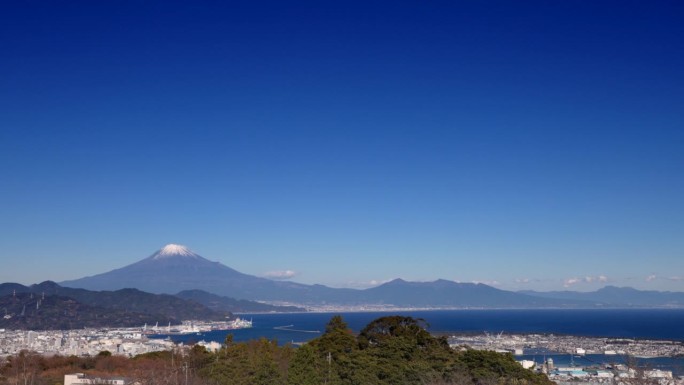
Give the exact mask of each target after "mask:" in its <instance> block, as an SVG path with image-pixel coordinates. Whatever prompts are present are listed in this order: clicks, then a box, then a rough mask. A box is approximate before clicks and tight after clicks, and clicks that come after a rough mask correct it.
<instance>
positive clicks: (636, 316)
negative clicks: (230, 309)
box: [159, 309, 684, 375]
mask: <svg viewBox="0 0 684 385" xmlns="http://www.w3.org/2000/svg"><path fill="white" fill-rule="evenodd" d="M337 314H340V315H342V317H343V318H344V320H345V321H346V322H347V324H348V325H349V327H350V328H351V329H352V330H353V331H355V332H358V331H360V330H361V329H363V327H364V326H365V325H367V324H368V323H369V322H371V321H372V320H374V319H376V318H379V317H382V316H387V315H403V316H411V317H414V318H422V319H424V320H425V321H427V323H428V324H429V328H428V329H429V330H430V331H431V332H432V333H439V334H442V333H444V334H449V333H474V334H478V333H484V332H489V333H499V332H502V331H503V332H504V333H507V334H523V333H539V334H545V333H552V334H564V335H576V336H586V337H622V338H636V339H663V340H673V341H684V309H610V310H608V309H606V310H603V309H601V310H599V309H591V310H577V309H568V310H561V309H543V310H434V311H393V312H368V313H361V312H354V313H344V312H343V313H291V314H241V315H240V317H242V318H246V319H251V320H252V321H253V327H252V328H250V329H240V330H232V331H214V332H208V333H204V334H202V335H194V334H193V335H174V336H171V338H172V339H173V340H174V341H176V342H184V343H193V342H197V341H199V340H205V341H217V342H223V341H224V340H225V338H226V335H227V334H229V333H230V334H233V338H234V340H235V341H247V340H251V339H258V338H262V337H264V338H267V339H275V340H277V341H278V342H279V343H290V342H294V343H298V342H306V341H308V340H310V339H313V338H316V337H318V336H320V335H321V332H323V331H324V330H325V325H326V323H327V322H328V321H329V320H330V318H331V317H332V316H334V315H337ZM159 337H160V338H165V337H166V336H165V335H160V336H159ZM554 357H555V358H554V361H555V362H558V363H562V362H569V361H570V360H571V357H570V356H568V355H557V356H554ZM523 358H526V359H536V360H537V361H541V360H542V357H541V356H540V357H531V356H524V357H523ZM652 360H654V361H653V362H651V364H652V365H651V366H652V367H655V366H659V367H666V368H670V370H673V371H674V372H675V373H676V374H679V375H684V358H669V359H668V358H665V359H652ZM578 364H583V363H580V362H578Z"/></svg>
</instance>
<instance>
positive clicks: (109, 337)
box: [0, 318, 252, 357]
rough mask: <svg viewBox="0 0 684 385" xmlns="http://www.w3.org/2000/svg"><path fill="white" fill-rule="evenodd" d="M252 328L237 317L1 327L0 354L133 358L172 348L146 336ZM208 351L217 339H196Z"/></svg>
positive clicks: (213, 346)
mask: <svg viewBox="0 0 684 385" xmlns="http://www.w3.org/2000/svg"><path fill="white" fill-rule="evenodd" d="M250 327H252V322H251V321H249V320H244V319H240V318H237V319H235V320H231V321H221V322H206V321H185V322H183V323H182V324H181V325H175V326H171V325H168V326H164V327H160V326H158V325H154V326H150V327H148V326H147V325H143V326H142V327H137V328H98V329H72V330H44V331H33V330H5V329H0V357H4V356H10V355H14V354H18V353H19V352H21V351H22V350H30V351H34V352H36V353H39V354H45V355H56V354H59V355H64V356H71V355H74V356H94V355H97V354H98V353H100V352H102V351H108V352H110V353H112V354H114V355H122V356H127V357H133V356H136V355H138V354H143V353H150V352H156V351H164V350H171V349H173V348H174V347H175V346H176V344H175V343H174V342H172V341H171V340H170V339H160V338H150V336H153V335H178V334H194V335H196V336H197V339H198V340H201V339H202V333H204V332H209V331H212V330H233V329H244V328H250ZM198 344H199V345H202V346H204V347H205V348H207V350H209V351H215V350H217V349H218V348H219V347H220V344H219V343H218V342H214V341H209V342H206V341H200V342H198Z"/></svg>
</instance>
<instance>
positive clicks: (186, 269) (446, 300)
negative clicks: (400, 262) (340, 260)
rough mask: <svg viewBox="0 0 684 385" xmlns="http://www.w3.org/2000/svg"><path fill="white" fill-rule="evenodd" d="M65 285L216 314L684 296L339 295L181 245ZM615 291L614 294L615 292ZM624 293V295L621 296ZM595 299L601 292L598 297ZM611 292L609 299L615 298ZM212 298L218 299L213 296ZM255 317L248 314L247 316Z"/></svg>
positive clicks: (427, 288) (403, 288)
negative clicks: (283, 307) (232, 307)
mask: <svg viewBox="0 0 684 385" xmlns="http://www.w3.org/2000/svg"><path fill="white" fill-rule="evenodd" d="M61 284H62V285H63V286H69V287H77V288H85V289H90V290H117V289H122V288H127V287H134V288H137V289H140V290H144V291H148V292H152V293H167V294H173V293H178V292H181V293H180V294H179V295H180V296H181V297H182V298H189V299H193V300H195V301H197V302H200V303H203V304H205V305H207V306H210V307H212V308H213V309H223V306H226V305H227V304H228V303H230V301H226V300H225V299H221V298H220V297H231V298H237V299H241V300H256V301H264V302H289V303H293V304H300V305H309V306H321V305H339V306H352V305H354V306H356V305H386V306H396V307H421V308H431V307H432V308H561V307H563V308H591V307H629V306H632V307H663V306H684V301H682V300H681V299H680V298H681V296H684V294H683V293H660V292H641V291H638V290H634V289H619V288H614V289H610V288H606V290H604V291H599V292H601V293H600V294H601V295H597V296H591V295H586V294H587V293H575V295H573V294H570V293H573V292H550V293H540V292H512V291H506V290H500V289H496V288H494V287H491V286H488V285H484V284H475V283H459V282H453V281H447V280H437V281H433V282H407V281H404V280H401V279H396V280H394V281H391V282H388V283H385V284H383V285H380V286H377V287H374V288H370V289H365V290H356V289H337V288H331V287H327V286H323V285H305V284H300V283H294V282H284V281H274V280H270V279H266V278H261V277H255V276H252V275H248V274H244V273H241V272H238V271H236V270H234V269H231V268H230V267H227V266H225V265H223V264H221V263H218V262H212V261H209V260H207V259H205V258H203V257H201V256H199V255H197V254H195V253H194V252H192V251H190V250H189V249H187V248H186V247H184V246H180V245H167V246H165V247H164V248H162V249H160V250H159V251H157V252H156V253H154V254H152V255H151V256H149V257H147V258H145V259H143V260H141V261H139V262H136V263H133V264H131V265H128V266H125V267H122V268H120V269H116V270H112V271H109V272H106V273H102V274H98V275H95V276H91V277H85V278H81V279H76V280H71V281H65V282H62V283H61ZM611 290H612V291H611ZM617 291H619V294H618V293H617ZM597 293H598V292H597ZM611 293H612V294H611ZM212 295H215V296H212ZM246 311H251V310H246Z"/></svg>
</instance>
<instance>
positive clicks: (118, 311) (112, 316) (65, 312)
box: [0, 281, 231, 329]
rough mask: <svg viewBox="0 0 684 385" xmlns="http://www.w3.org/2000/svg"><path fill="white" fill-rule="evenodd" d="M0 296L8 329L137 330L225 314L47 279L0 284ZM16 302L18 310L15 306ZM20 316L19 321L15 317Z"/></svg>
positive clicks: (139, 293) (133, 291)
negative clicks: (79, 328) (61, 327)
mask: <svg viewBox="0 0 684 385" xmlns="http://www.w3.org/2000/svg"><path fill="white" fill-rule="evenodd" d="M15 293H16V294H15ZM0 296H2V298H3V308H1V309H2V311H3V312H4V311H5V310H4V309H6V310H7V314H8V315H10V314H14V316H11V317H10V318H3V320H5V321H6V322H4V323H2V322H0V325H5V326H4V327H6V328H8V329H14V328H17V327H18V328H31V327H33V328H35V329H45V328H48V329H54V328H55V327H52V326H51V324H55V325H61V324H64V325H77V326H73V327H84V326H89V327H90V326H93V327H107V326H137V325H143V324H145V323H146V322H147V323H155V322H159V323H168V322H171V323H173V324H176V323H179V322H181V321H183V320H190V319H199V320H222V319H225V318H226V317H230V316H231V313H230V312H228V311H217V310H212V309H209V308H208V307H206V306H204V305H202V304H200V303H197V302H195V301H192V300H187V299H182V298H178V297H175V296H173V295H167V294H150V293H145V292H143V291H140V290H137V289H121V290H117V291H90V290H85V289H72V288H67V287H61V286H59V285H57V284H56V283H54V282H50V281H46V282H43V283H40V284H37V285H31V286H23V285H19V284H15V283H4V284H0ZM43 298H44V300H43ZM39 302H40V304H38V303H39ZM18 304H21V306H22V307H21V308H17V306H18ZM24 306H25V307H26V309H24ZM41 306H42V307H43V309H42V311H32V309H33V308H36V310H40V308H41ZM21 313H24V319H23V320H22V319H20V318H19V317H18V316H19V315H20V314H21ZM0 315H1V316H3V317H4V316H5V314H0ZM29 315H30V316H29ZM10 320H11V321H10ZM29 325H36V326H29ZM0 327H3V326H0Z"/></svg>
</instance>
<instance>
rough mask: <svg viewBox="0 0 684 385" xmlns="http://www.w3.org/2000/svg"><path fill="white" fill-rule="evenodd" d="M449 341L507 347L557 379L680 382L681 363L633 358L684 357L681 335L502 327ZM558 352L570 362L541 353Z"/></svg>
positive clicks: (590, 384) (588, 383) (683, 379)
mask: <svg viewBox="0 0 684 385" xmlns="http://www.w3.org/2000/svg"><path fill="white" fill-rule="evenodd" d="M448 341H449V345H450V346H451V347H452V348H454V349H466V348H472V349H479V350H493V351H497V352H501V353H512V354H514V355H515V356H516V357H517V358H516V360H517V361H518V362H519V363H520V364H521V365H522V366H523V367H524V368H526V369H530V370H534V371H538V372H541V373H544V374H546V375H547V376H548V377H549V379H551V380H553V381H555V382H556V383H558V384H561V385H568V384H585V385H594V384H603V383H610V384H623V385H627V384H634V383H640V384H652V385H656V384H657V385H681V384H684V374H683V373H682V371H681V369H682V368H679V369H680V370H679V373H675V372H674V371H673V370H667V369H672V368H667V369H665V370H664V369H663V368H652V367H647V366H641V365H638V364H637V362H638V359H645V358H656V357H661V358H662V357H683V356H684V343H683V342H682V341H664V340H646V339H644V340H642V339H639V340H637V339H628V338H605V337H604V338H598V337H581V336H568V335H554V334H508V335H506V334H504V333H503V332H501V333H499V334H491V333H484V334H478V335H451V336H449V337H448ZM558 354H561V355H568V356H569V358H570V362H569V363H563V364H561V365H559V364H558V363H554V360H553V358H551V357H546V355H558ZM530 355H534V356H535V357H536V358H542V361H541V362H539V361H538V360H536V359H529V358H530V357H529V356H530ZM521 356H525V357H521ZM587 356H590V357H591V358H589V357H587ZM611 357H613V358H611ZM580 362H582V363H583V364H580ZM587 363H588V364H587Z"/></svg>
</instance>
